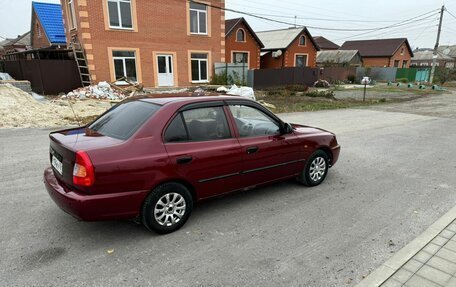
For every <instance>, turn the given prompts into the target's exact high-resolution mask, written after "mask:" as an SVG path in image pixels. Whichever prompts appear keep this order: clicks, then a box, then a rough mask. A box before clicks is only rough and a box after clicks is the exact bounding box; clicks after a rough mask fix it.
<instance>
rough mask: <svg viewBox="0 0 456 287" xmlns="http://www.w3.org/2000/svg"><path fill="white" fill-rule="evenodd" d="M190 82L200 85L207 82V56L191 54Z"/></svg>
mask: <svg viewBox="0 0 456 287" xmlns="http://www.w3.org/2000/svg"><path fill="white" fill-rule="evenodd" d="M191 63H192V82H194V83H200V82H207V81H208V79H209V78H208V70H209V68H208V66H209V65H208V63H209V61H208V55H207V54H200V53H192V55H191Z"/></svg>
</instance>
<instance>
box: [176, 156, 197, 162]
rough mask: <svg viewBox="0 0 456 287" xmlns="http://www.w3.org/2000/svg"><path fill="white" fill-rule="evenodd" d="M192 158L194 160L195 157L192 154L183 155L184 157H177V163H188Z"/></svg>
mask: <svg viewBox="0 0 456 287" xmlns="http://www.w3.org/2000/svg"><path fill="white" fill-rule="evenodd" d="M192 160H193V157H191V156H183V157H180V158H178V159H176V162H177V164H187V163H191V162H192Z"/></svg>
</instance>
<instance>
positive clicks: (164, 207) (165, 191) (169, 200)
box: [141, 182, 193, 234]
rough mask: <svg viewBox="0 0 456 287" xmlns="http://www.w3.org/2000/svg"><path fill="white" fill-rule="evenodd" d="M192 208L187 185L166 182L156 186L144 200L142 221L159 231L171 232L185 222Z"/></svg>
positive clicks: (163, 232) (161, 232)
mask: <svg viewBox="0 0 456 287" xmlns="http://www.w3.org/2000/svg"><path fill="white" fill-rule="evenodd" d="M192 209H193V200H192V196H191V194H190V192H189V190H188V189H187V188H186V187H185V186H183V185H182V184H179V183H174V182H171V183H165V184H163V185H160V186H158V187H157V188H155V189H154V190H153V191H152V192H151V193H150V194H149V196H148V197H147V198H146V200H145V201H144V204H143V208H142V212H141V217H142V222H143V224H144V225H145V226H146V227H147V228H148V229H150V230H152V231H155V232H157V233H160V234H166V233H171V232H174V231H176V230H178V229H179V228H181V227H182V226H183V225H184V224H185V222H186V221H187V219H188V218H189V217H190V214H191V212H192Z"/></svg>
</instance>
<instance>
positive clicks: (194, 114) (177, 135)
mask: <svg viewBox="0 0 456 287" xmlns="http://www.w3.org/2000/svg"><path fill="white" fill-rule="evenodd" d="M228 138H231V132H230V129H229V126H228V121H227V119H226V116H225V112H224V110H223V107H209V108H199V109H193V110H188V111H184V112H182V113H180V114H179V115H178V116H176V118H174V120H173V121H172V122H171V124H170V125H169V126H168V129H167V130H166V132H165V141H166V142H187V141H212V140H221V139H228Z"/></svg>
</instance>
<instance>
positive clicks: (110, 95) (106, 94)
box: [62, 78, 144, 101]
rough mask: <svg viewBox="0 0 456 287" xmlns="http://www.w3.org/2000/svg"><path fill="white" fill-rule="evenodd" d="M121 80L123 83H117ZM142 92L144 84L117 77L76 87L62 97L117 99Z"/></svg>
mask: <svg viewBox="0 0 456 287" xmlns="http://www.w3.org/2000/svg"><path fill="white" fill-rule="evenodd" d="M119 82H122V83H125V85H119V84H117V83H119ZM142 93H144V86H143V85H141V84H137V83H133V82H131V81H129V80H128V79H126V78H121V79H118V80H117V81H115V82H112V83H108V82H99V83H98V84H97V85H91V86H87V87H83V88H79V89H76V90H74V91H72V92H69V93H68V94H66V95H64V96H62V98H70V99H79V100H85V99H88V98H89V99H99V100H110V101H119V100H123V99H126V98H128V97H133V96H136V95H138V94H142Z"/></svg>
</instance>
